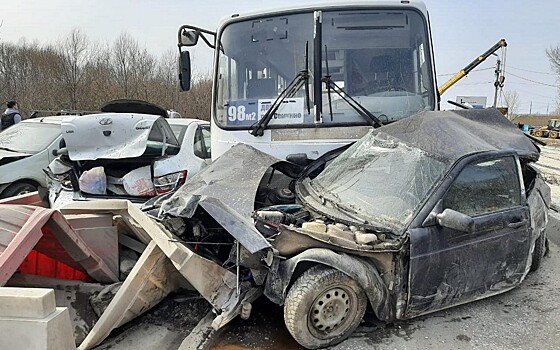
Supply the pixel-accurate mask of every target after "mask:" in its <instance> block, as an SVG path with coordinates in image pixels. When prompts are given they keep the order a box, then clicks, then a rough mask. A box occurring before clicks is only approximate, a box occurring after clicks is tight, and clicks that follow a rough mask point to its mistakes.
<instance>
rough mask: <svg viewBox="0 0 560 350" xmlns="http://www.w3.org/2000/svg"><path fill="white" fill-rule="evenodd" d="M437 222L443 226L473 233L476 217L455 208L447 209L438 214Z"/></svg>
mask: <svg viewBox="0 0 560 350" xmlns="http://www.w3.org/2000/svg"><path fill="white" fill-rule="evenodd" d="M436 221H437V223H438V224H439V225H440V226H442V227H447V228H450V229H452V230H457V231H461V232H467V233H472V232H474V219H473V218H472V217H470V216H468V215H465V214H463V213H460V212H458V211H456V210H453V209H449V208H448V209H445V210H444V211H443V213H440V214H437V215H436Z"/></svg>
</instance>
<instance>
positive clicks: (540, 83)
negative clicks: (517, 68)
mask: <svg viewBox="0 0 560 350" xmlns="http://www.w3.org/2000/svg"><path fill="white" fill-rule="evenodd" d="M508 74H510V75H513V76H514V77H516V78H519V79H522V80H526V81H530V82H531V83H535V84H539V85H544V86H552V87H558V85H552V84H547V83H542V82H540V81H536V80H531V79H527V78H525V77H522V76H519V75H517V74H513V73H512V72H509V73H508Z"/></svg>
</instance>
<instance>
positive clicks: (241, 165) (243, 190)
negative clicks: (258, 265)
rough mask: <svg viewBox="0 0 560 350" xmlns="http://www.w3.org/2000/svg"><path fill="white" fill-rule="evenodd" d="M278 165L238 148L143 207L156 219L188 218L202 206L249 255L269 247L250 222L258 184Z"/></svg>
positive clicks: (267, 157) (258, 153)
mask: <svg viewBox="0 0 560 350" xmlns="http://www.w3.org/2000/svg"><path fill="white" fill-rule="evenodd" d="M276 163H281V161H280V160H278V159H277V158H275V157H273V156H271V155H268V154H266V153H263V152H261V151H259V150H257V149H255V148H253V147H251V146H247V145H244V144H238V145H235V146H234V147H232V148H231V149H230V150H229V151H227V152H226V153H224V154H223V155H222V156H220V157H219V158H218V159H217V160H216V161H215V162H213V163H212V164H211V165H209V166H208V167H206V168H204V169H203V170H202V171H200V172H199V173H198V174H197V175H195V176H194V177H193V178H192V179H190V180H189V181H188V182H187V183H186V184H185V185H184V186H183V187H181V188H180V189H179V190H177V191H176V192H175V193H173V194H172V195H171V196H169V197H165V198H159V199H157V198H156V199H155V201H152V202H148V203H146V206H149V205H150V204H151V205H154V203H155V205H156V206H157V207H159V214H158V216H160V217H163V216H166V215H169V216H174V217H182V218H191V217H192V216H193V215H194V213H195V211H196V209H197V208H198V207H199V206H201V207H202V208H203V209H204V210H206V211H207V212H208V214H210V215H211V216H212V217H213V218H214V219H215V220H216V221H217V222H218V223H219V224H220V225H222V226H223V227H224V228H225V229H226V230H227V231H228V232H229V233H230V234H231V235H232V236H233V237H235V239H237V240H238V241H239V242H240V243H241V244H242V245H243V246H244V247H245V248H247V250H249V251H250V252H251V253H254V252H256V251H259V250H261V249H264V248H267V247H270V244H269V243H268V241H267V240H266V239H265V238H264V237H263V236H262V235H261V234H260V233H259V232H258V231H257V230H256V228H255V227H254V224H253V222H252V219H251V214H252V212H253V210H254V203H255V196H256V193H257V189H258V187H259V183H260V182H261V179H262V178H263V176H264V175H265V173H266V171H267V170H268V168H270V167H271V166H272V165H274V164H276Z"/></svg>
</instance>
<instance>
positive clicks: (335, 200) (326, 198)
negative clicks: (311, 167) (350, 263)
mask: <svg viewBox="0 0 560 350" xmlns="http://www.w3.org/2000/svg"><path fill="white" fill-rule="evenodd" d="M305 186H306V187H307V188H309V189H311V191H312V192H313V194H314V195H315V196H316V197H317V198H319V200H320V202H321V204H322V205H323V206H324V205H325V204H326V203H327V202H329V203H330V204H331V206H332V208H334V209H336V210H337V211H339V212H340V213H342V214H344V215H346V216H348V217H349V218H351V219H352V220H355V221H356V222H358V223H360V224H363V225H367V226H370V227H372V228H374V229H375V230H376V231H379V232H390V231H391V230H390V229H388V228H387V227H385V226H384V225H383V224H382V223H380V222H376V221H372V220H367V219H364V218H362V217H361V215H360V213H358V212H357V211H356V210H355V209H353V208H351V207H349V206H347V205H344V204H342V201H341V200H340V198H339V197H338V196H337V195H336V194H335V193H333V192H327V193H328V195H325V194H321V193H320V191H319V190H318V189H317V188H315V187H314V186H313V184H312V182H311V181H309V180H308V181H307V183H306V184H305ZM331 197H332V198H331Z"/></svg>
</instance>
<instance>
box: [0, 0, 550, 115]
mask: <svg viewBox="0 0 560 350" xmlns="http://www.w3.org/2000/svg"><path fill="white" fill-rule="evenodd" d="M316 2H317V1H309V0H269V1H255V0H205V1H188V0H158V1H147V0H40V1H38V0H15V1H14V0H0V20H2V21H3V25H2V27H1V28H0V40H2V41H11V42H17V41H19V40H22V38H25V40H27V41H35V40H36V41H38V42H39V43H49V42H51V43H53V42H56V41H57V40H58V39H60V38H61V37H63V36H64V35H65V34H67V33H68V32H69V31H70V30H71V29H72V28H75V27H77V28H80V29H81V30H82V31H83V32H84V33H85V34H87V36H88V37H89V38H90V39H92V40H102V41H113V40H114V39H115V38H116V37H117V36H118V35H119V34H120V33H122V32H125V31H126V32H128V33H129V34H131V35H132V36H133V37H134V38H136V39H137V40H138V41H139V42H140V43H141V44H142V45H145V46H146V47H147V48H148V50H150V51H151V52H152V53H154V54H157V55H160V54H161V53H163V52H164V51H166V50H168V49H169V48H175V47H176V38H177V34H176V33H177V29H178V27H179V26H180V25H181V24H187V23H188V24H195V25H199V26H203V27H206V28H208V29H212V30H215V29H216V26H217V24H218V22H219V20H220V19H221V18H222V17H224V16H226V15H231V14H233V13H243V12H248V11H255V10H259V9H270V8H278V7H284V6H290V5H291V4H302V3H316ZM339 2H343V1H339ZM372 2H373V1H372ZM425 3H426V6H427V7H428V11H429V12H430V19H431V24H432V35H433V40H434V51H435V59H436V71H437V74H438V84H442V83H443V82H444V81H445V80H447V79H448V78H449V75H446V74H451V73H455V72H456V71H458V70H459V69H461V68H462V67H464V66H465V65H466V64H467V63H469V62H470V61H471V60H473V59H474V58H475V57H476V56H478V55H479V54H481V53H483V52H484V51H486V50H487V49H488V48H489V47H490V46H491V45H493V44H494V43H495V42H497V41H498V40H499V39H500V38H502V37H503V38H505V39H506V40H507V42H508V48H507V60H506V86H505V87H504V90H513V91H516V92H517V93H518V94H519V95H520V97H521V105H520V110H519V111H520V112H524V113H525V112H529V108H530V106H531V103H532V111H533V113H546V111H547V108H549V110H550V111H552V110H553V109H554V108H555V107H556V105H557V104H556V96H557V90H556V88H555V87H554V86H547V85H546V84H548V85H555V84H556V83H557V80H556V77H555V76H554V74H553V72H552V71H551V68H550V64H549V61H548V60H547V58H546V54H545V50H546V49H547V48H549V47H551V46H557V45H560V36H559V35H558V33H559V32H560V21H559V18H560V1H558V0H545V1H522V0H470V1H465V0H447V1H445V0H425ZM201 50H202V49H197V51H198V52H195V56H196V57H197V62H196V63H197V67H198V68H199V69H206V70H209V69H210V65H211V62H210V60H209V58H208V57H209V56H207V54H206V53H204V52H203V51H201ZM495 63H496V60H495V59H494V58H493V57H491V58H489V59H488V60H487V61H486V62H484V63H483V64H482V65H481V66H479V69H480V68H482V70H479V71H476V72H473V73H471V74H470V75H469V76H468V77H466V78H464V79H463V80H462V81H461V82H460V83H457V85H455V86H454V87H452V88H451V89H449V90H448V91H447V92H446V93H445V94H444V95H443V98H442V99H443V100H448V99H452V100H455V98H456V96H457V95H483V96H488V104H489V105H490V104H491V103H492V99H493V89H494V87H493V81H494V76H493V74H494V73H493V70H492V69H484V68H491V67H492V66H493V65H495ZM443 107H447V106H446V105H445V104H444V105H443Z"/></svg>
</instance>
